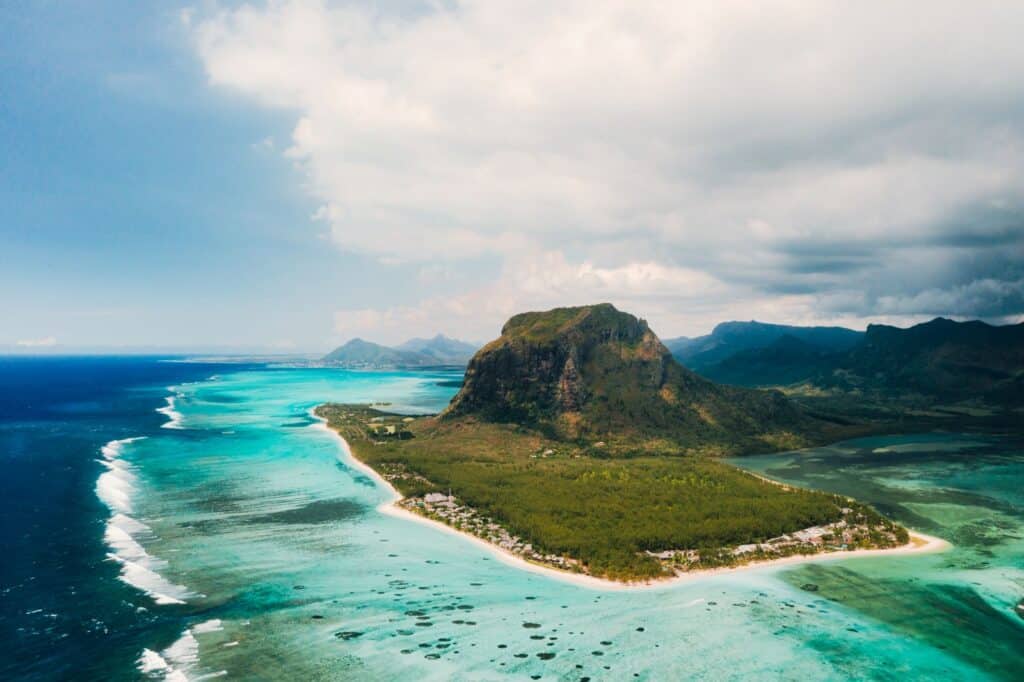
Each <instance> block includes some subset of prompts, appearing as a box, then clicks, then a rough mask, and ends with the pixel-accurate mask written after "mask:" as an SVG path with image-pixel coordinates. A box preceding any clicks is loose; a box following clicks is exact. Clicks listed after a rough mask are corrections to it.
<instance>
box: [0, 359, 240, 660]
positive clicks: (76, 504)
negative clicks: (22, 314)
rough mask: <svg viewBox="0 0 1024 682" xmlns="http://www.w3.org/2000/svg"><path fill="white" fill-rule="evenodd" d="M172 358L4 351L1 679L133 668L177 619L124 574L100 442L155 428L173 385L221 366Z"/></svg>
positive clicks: (175, 627)
mask: <svg viewBox="0 0 1024 682" xmlns="http://www.w3.org/2000/svg"><path fill="white" fill-rule="evenodd" d="M173 360H174V359H173V358H156V357H145V358H140V357H132V358H110V357H67V358H35V357H0V471H2V472H3V473H2V475H0V642H2V643H3V646H2V648H0V679H19V678H30V679H136V678H137V672H136V669H135V660H136V659H137V658H138V655H139V651H140V650H141V649H142V647H143V646H144V643H145V642H148V641H151V640H152V639H153V638H154V636H157V638H159V635H160V634H161V633H163V632H166V633H168V634H171V633H177V632H179V631H180V630H181V625H180V622H179V621H180V617H179V616H178V615H177V614H176V612H175V610H174V609H159V610H157V609H154V608H152V607H153V604H152V600H150V599H149V598H148V597H147V596H146V595H145V594H143V593H141V592H139V591H138V590H136V589H135V588H133V587H131V586H129V585H126V584H125V583H124V582H122V581H120V580H118V575H119V573H120V569H119V566H118V564H117V563H116V562H113V561H110V560H109V559H108V557H107V553H108V552H109V549H108V547H107V546H106V544H105V542H104V528H105V525H106V523H107V519H108V518H109V516H110V511H109V509H108V508H107V507H106V506H105V505H104V504H103V502H101V501H100V499H99V498H98V497H97V495H96V480H97V478H98V477H99V475H100V474H101V473H102V472H103V471H104V467H103V465H102V464H101V463H100V461H99V460H100V454H99V453H100V448H101V447H102V446H103V445H104V444H106V443H108V442H110V441H112V440H116V439H122V438H129V437H138V436H147V435H153V434H156V433H158V432H159V430H160V426H161V424H163V423H164V422H166V421H167V418H166V417H165V416H164V415H162V414H159V413H157V412H156V410H157V409H158V408H159V407H161V406H162V405H164V404H165V396H166V395H167V389H166V387H167V386H169V385H173V384H179V383H183V382H190V381H196V380H199V379H204V378H206V377H209V376H210V375H211V374H214V373H216V372H217V371H219V370H220V369H222V368H221V367H219V366H217V365H210V364H201V365H200V364H190V363H182V362H175V361H173ZM243 368H244V366H239V365H231V366H230V367H229V368H224V369H231V370H237V369H243Z"/></svg>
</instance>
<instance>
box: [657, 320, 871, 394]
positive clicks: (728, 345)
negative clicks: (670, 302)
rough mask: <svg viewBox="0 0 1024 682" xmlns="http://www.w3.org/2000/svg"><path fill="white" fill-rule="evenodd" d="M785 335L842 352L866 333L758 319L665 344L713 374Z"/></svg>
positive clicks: (824, 349)
mask: <svg viewBox="0 0 1024 682" xmlns="http://www.w3.org/2000/svg"><path fill="white" fill-rule="evenodd" d="M784 337H791V338H793V339H796V340H797V341H800V342H802V343H804V344H806V346H807V347H808V348H809V349H813V350H814V352H815V353H838V352H843V351H847V350H849V349H850V348H852V347H854V346H855V345H857V344H858V343H860V341H861V340H862V339H863V338H864V333H863V332H858V331H854V330H853V329H846V328H845V327H800V326H794V325H785V324H767V323H765V322H756V321H750V322H722V323H721V324H718V325H716V326H715V328H714V329H713V330H712V332H711V333H710V334H708V335H706V336H698V337H696V338H686V337H680V338H676V339H669V340H667V341H666V342H665V345H666V346H667V347H668V349H669V350H670V351H672V354H673V355H674V356H675V357H676V359H678V360H679V361H680V362H681V363H683V365H685V366H686V367H688V368H689V369H692V370H693V371H695V372H697V373H698V374H703V375H705V376H708V377H709V378H712V375H713V373H714V371H715V370H714V369H713V368H714V366H715V365H717V364H718V363H720V362H722V361H724V360H726V359H728V358H730V357H731V356H733V355H735V354H736V353H739V352H742V351H748V350H756V349H759V348H768V347H770V346H772V345H774V344H777V343H778V342H779V341H780V340H781V339H783V338H784ZM740 383H744V384H746V383H747V382H740ZM753 383H754V382H751V384H753Z"/></svg>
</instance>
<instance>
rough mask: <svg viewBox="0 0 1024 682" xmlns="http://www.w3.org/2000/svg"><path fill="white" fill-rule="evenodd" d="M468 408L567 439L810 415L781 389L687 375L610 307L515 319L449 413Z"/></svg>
mask: <svg viewBox="0 0 1024 682" xmlns="http://www.w3.org/2000/svg"><path fill="white" fill-rule="evenodd" d="M467 415H472V416H476V417H479V418H482V419H486V420H489V421H503V422H515V423H523V424H533V425H541V426H546V427H549V428H553V429H554V430H555V431H556V432H557V433H558V434H559V435H561V436H563V437H568V438H584V439H586V438H590V439H597V438H609V437H613V436H614V435H616V434H620V435H625V434H642V435H643V436H644V437H645V438H667V439H669V440H670V441H672V442H676V443H690V442H706V441H708V440H709V439H711V440H714V439H718V440H722V441H726V440H732V439H743V438H750V437H758V436H761V435H764V434H767V433H770V432H773V431H778V430H780V429H792V428H796V427H798V426H799V425H800V424H802V423H803V421H804V420H805V417H804V416H803V414H802V413H801V412H800V411H799V410H798V409H797V408H796V407H795V406H793V405H792V404H791V403H790V402H789V401H788V400H786V398H785V397H783V396H782V395H781V394H780V393H775V392H762V391H755V390H749V389H738V388H731V387H726V386H719V385H717V384H713V383H712V382H710V381H707V380H706V379H703V378H701V377H699V376H697V375H696V374H694V373H693V372H690V371H689V370H687V369H685V368H684V367H682V366H681V365H680V364H679V363H678V362H676V361H675V360H674V359H673V357H672V355H671V353H670V352H669V351H668V349H667V348H666V347H665V346H664V345H663V344H662V343H661V341H660V340H659V339H658V337H657V336H656V335H655V334H654V332H653V331H651V329H650V328H649V327H648V326H647V323H646V322H645V321H643V320H641V319H637V318H636V317H634V316H632V315H629V314H627V313H623V312H620V311H618V310H616V309H615V308H614V307H613V306H611V305H610V304H600V305H594V306H584V307H580V308H559V309H555V310H551V311H547V312H542V313H524V314H522V315H517V316H515V317H513V318H511V319H510V320H509V321H508V323H506V324H505V326H504V328H503V329H502V333H501V336H500V337H499V338H498V339H496V340H494V341H492V342H491V343H489V344H488V345H487V346H485V347H484V348H483V349H481V350H480V351H479V352H478V353H477V354H476V355H475V356H474V357H473V359H472V360H471V361H470V363H469V367H468V369H467V371H466V378H465V382H464V384H463V387H462V390H461V391H460V392H459V393H458V395H456V396H455V398H454V399H453V400H452V402H451V404H450V405H449V407H448V409H447V410H446V411H445V413H444V415H443V416H444V417H446V418H453V417H458V416H467Z"/></svg>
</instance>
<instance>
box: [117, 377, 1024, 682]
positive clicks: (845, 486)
mask: <svg viewBox="0 0 1024 682" xmlns="http://www.w3.org/2000/svg"><path fill="white" fill-rule="evenodd" d="M452 378H453V377H452V376H451V375H450V374H445V373H421V372H417V373H401V372H392V373H360V372H344V371H337V370H284V369H258V370H252V369H247V370H245V371H236V372H222V373H221V374H220V375H219V376H218V377H216V378H214V379H212V380H207V381H200V382H197V383H191V384H184V385H179V386H175V387H174V389H173V393H171V394H170V395H173V396H175V400H174V402H173V405H171V406H170V407H172V408H173V414H171V413H167V412H165V413H164V419H166V420H168V421H170V422H172V423H174V425H175V426H177V427H179V428H164V429H159V430H158V431H157V432H154V433H149V436H148V437H147V438H145V439H143V440H135V441H131V442H125V443H123V444H121V445H120V447H119V450H120V451H119V452H118V453H117V456H116V457H115V458H114V461H115V462H116V463H117V464H116V466H117V467H118V469H119V470H124V471H127V472H129V473H130V474H131V478H130V480H129V481H128V483H129V484H130V486H129V487H125V488H124V489H123V491H122V492H123V493H124V495H123V496H121V497H116V496H115V497H112V498H111V499H112V500H114V502H113V503H112V504H111V506H112V509H111V516H110V518H111V520H110V521H108V531H107V532H108V534H109V533H110V532H111V531H110V530H109V528H110V527H112V526H116V527H117V528H118V529H119V530H121V531H123V532H124V533H125V534H126V535H127V536H128V539H130V540H131V542H128V540H126V539H125V537H124V536H123V535H117V534H116V533H115V536H116V537H115V538H114V539H115V540H119V541H120V543H121V544H120V545H117V544H116V542H115V543H114V544H113V545H112V547H111V549H112V550H113V551H117V552H121V553H122V554H123V556H122V562H121V563H120V564H119V566H120V567H121V569H122V578H123V579H125V580H126V581H128V582H130V583H131V584H133V585H135V586H136V587H138V588H141V589H145V590H148V591H149V593H150V594H151V596H150V597H144V598H145V599H147V600H149V602H150V603H149V607H148V608H150V609H151V610H152V612H154V613H157V614H162V615H163V617H164V618H165V619H166V622H167V623H173V624H175V627H174V628H173V630H171V629H169V628H166V627H165V628H163V629H154V630H152V633H151V636H150V638H149V639H147V640H146V642H145V644H144V646H140V647H139V651H138V654H137V660H136V662H135V667H136V669H137V670H139V671H142V672H143V673H144V674H145V675H147V676H149V677H152V678H156V679H180V678H181V676H186V677H189V678H196V677H200V676H203V675H207V674H215V673H220V672H222V671H223V672H224V673H225V676H226V677H228V678H229V679H230V678H234V679H268V680H269V679H283V678H285V677H287V678H289V679H297V678H299V679H301V678H303V677H305V678H307V679H313V680H316V679H359V680H390V679H398V678H406V677H410V676H413V677H415V678H418V679H427V680H430V679H437V680H442V679H552V680H554V679H558V680H578V679H583V678H588V677H589V678H590V679H595V680H596V679H616V680H618V679H680V678H704V679H715V680H720V679H751V678H752V677H770V678H782V679H797V678H805V679H908V678H919V679H986V678H991V679H1021V677H1022V675H1024V669H1022V667H1021V661H1020V655H1019V654H1020V652H1021V651H1022V650H1024V627H1022V625H1024V620H1020V619H1019V618H1018V617H1017V616H1016V615H1014V613H1013V611H1012V609H1013V607H1014V606H1015V605H1016V603H1017V601H1018V600H1019V599H1020V598H1021V597H1024V571H1022V561H1021V557H1022V556H1024V553H1022V544H1021V543H1022V537H1024V522H1022V515H1024V500H1022V499H1021V497H1020V495H1021V490H1020V485H1019V482H1020V481H1021V480H1024V456H1022V454H1021V450H1020V448H1019V447H1018V446H1017V445H1015V444H1014V443H1012V442H1011V441H1008V440H1006V439H1001V440H999V439H993V438H979V437H975V436H971V437H967V436H958V435H955V434H938V435H935V434H929V435H926V436H919V437H888V438H882V439H867V440H863V441H857V442H852V443H844V444H840V445H838V446H833V447H830V448H822V449H819V450H815V451H808V452H801V453H789V454H783V455H771V456H765V457H756V458H745V459H743V460H741V461H740V462H739V463H740V464H741V465H743V466H746V467H748V468H751V469H756V470H757V471H759V472H763V473H766V474H768V475H770V476H773V477H776V478H780V479H785V480H789V481H792V482H796V483H802V484H805V485H811V486H813V487H818V488H823V489H829V490H835V491H837V492H844V493H847V494H855V495H857V496H858V497H860V498H861V499H864V500H866V501H868V502H871V503H873V504H876V505H877V506H878V507H879V508H881V509H883V510H884V511H886V512H887V513H890V514H893V515H894V516H896V517H897V518H899V519H901V520H904V521H905V522H906V523H908V524H910V525H911V526H913V527H915V528H919V529H920V530H923V531H925V532H929V533H932V534H935V535H939V536H941V537H944V538H947V539H949V540H950V541H952V542H954V543H956V544H957V548H956V549H955V550H952V551H950V552H948V553H944V554H937V555H931V556H904V557H884V558H858V559H849V560H843V561H834V562H829V563H821V564H806V565H802V566H797V567H793V566H790V567H786V568H761V569H756V570H749V571H743V572H737V573H732V574H726V575H720V576H715V577H712V578H707V579H702V580H699V581H694V582H689V583H683V584H678V585H676V586H673V587H667V588H658V589H652V590H642V591H618V592H609V591H595V590H592V589H587V588H583V587H579V586H576V585H572V584H568V583H565V582H562V581H559V580H553V579H550V578H548V577H545V576H540V575H536V574H533V573H528V572H524V571H521V570H518V569H516V568H512V567H509V566H506V565H505V564H502V563H501V562H500V561H498V560H497V559H496V558H494V557H493V556H492V555H491V554H489V553H488V552H487V551H486V550H483V549H481V548H479V547H478V546H476V545H474V544H473V543H470V542H468V541H466V540H464V539H462V538H459V537H456V536H452V535H450V534H447V533H443V532H439V531H436V530H433V529H430V528H427V527H424V526H422V525H420V524H414V523H410V522H408V521H405V520H402V519H397V518H393V517H390V516H387V515H384V514H381V513H380V512H378V511H377V510H376V507H377V505H379V504H380V503H381V502H382V501H384V500H386V499H388V494H387V492H386V491H384V490H383V489H381V488H379V487H378V486H377V485H376V484H375V483H374V482H373V481H371V480H370V479H369V478H367V477H366V476H365V475H364V474H362V473H360V472H359V471H358V470H356V469H354V468H352V467H350V466H348V465H346V464H345V461H344V459H343V455H342V453H341V450H340V447H339V445H338V443H337V441H336V440H335V439H334V438H333V437H331V435H330V434H328V433H326V432H325V431H323V430H322V429H318V428H313V423H314V422H313V420H311V419H310V418H309V416H308V411H309V409H310V408H311V407H313V406H314V405H316V404H318V403H320V402H324V401H327V400H337V401H360V402H367V401H385V402H390V403H392V407H391V409H396V410H401V411H403V412H408V413H420V412H429V411H434V410H437V409H439V408H441V407H443V406H444V405H445V404H446V403H447V401H448V399H449V398H450V396H451V395H452V393H453V392H454V390H455V389H454V388H452V387H450V386H444V385H441V382H443V381H444V380H446V379H448V380H450V379H452ZM954 443H956V444H957V445H955V446H954V445H952V444H954ZM893 446H898V447H893ZM886 448H888V449H886ZM826 460H827V461H828V462H829V463H828V464H826ZM104 468H105V469H107V471H114V470H115V469H113V468H110V467H104ZM101 488H102V486H98V490H97V492H100V489H101ZM118 499H121V500H124V499H127V500H128V502H127V506H125V507H124V508H123V509H118V507H117V502H116V501H117V500H118ZM117 513H119V514H121V516H120V517H116V516H115V514H117ZM126 519H130V521H129V520H126ZM135 524H138V525H135ZM101 534H102V533H101ZM133 543H134V544H133ZM136 545H137V546H136ZM140 551H144V552H145V555H144V556H142V555H141V554H140V553H139V552H140ZM128 562H132V563H133V564H138V563H141V564H142V567H143V568H148V569H151V570H150V571H149V572H148V573H147V572H144V571H134V570H128V571H125V570H124V569H125V567H128V566H129V563H128ZM168 586H173V587H174V588H175V589H179V588H180V590H181V591H180V592H179V591H176V592H172V593H171V594H167V593H168V590H169V588H168ZM812 590H813V591H812ZM160 595H164V596H169V597H171V598H172V599H177V600H180V601H182V602H184V603H180V604H178V603H165V604H163V605H157V604H156V600H157V599H160ZM154 597H155V598H154ZM165 601H166V600H165Z"/></svg>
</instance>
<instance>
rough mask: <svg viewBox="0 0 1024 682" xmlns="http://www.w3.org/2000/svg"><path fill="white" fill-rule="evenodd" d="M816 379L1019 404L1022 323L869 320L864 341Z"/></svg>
mask: <svg viewBox="0 0 1024 682" xmlns="http://www.w3.org/2000/svg"><path fill="white" fill-rule="evenodd" d="M815 383H817V384H819V385H822V386H826V387H835V388H841V389H846V390H866V391H882V392H886V393H920V394H925V395H929V396H935V397H937V398H942V399H948V400H965V399H970V398H982V399H986V400H989V401H993V402H998V403H1010V404H1022V403H1024V323H1021V324H1015V325H1006V326H993V325H989V324H986V323H984V322H980V321H977V320H974V321H971V322H954V321H953V320H947V319H944V318H941V317H940V318H936V319H934V320H932V321H931V322H925V323H923V324H919V325H916V326H913V327H910V328H908V329H900V328H898V327H890V326H888V325H880V324H873V325H870V326H869V327H868V329H867V333H866V334H865V337H864V341H863V342H862V343H861V344H859V345H858V346H856V347H855V348H853V349H852V350H851V351H850V352H849V353H847V354H846V355H845V356H844V357H842V358H841V359H840V361H839V362H838V363H837V366H836V368H835V369H833V370H832V371H831V372H828V373H823V374H821V375H820V376H818V377H817V378H816V379H815Z"/></svg>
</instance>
